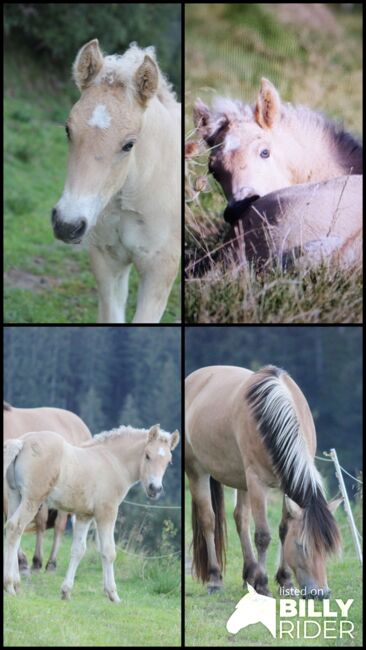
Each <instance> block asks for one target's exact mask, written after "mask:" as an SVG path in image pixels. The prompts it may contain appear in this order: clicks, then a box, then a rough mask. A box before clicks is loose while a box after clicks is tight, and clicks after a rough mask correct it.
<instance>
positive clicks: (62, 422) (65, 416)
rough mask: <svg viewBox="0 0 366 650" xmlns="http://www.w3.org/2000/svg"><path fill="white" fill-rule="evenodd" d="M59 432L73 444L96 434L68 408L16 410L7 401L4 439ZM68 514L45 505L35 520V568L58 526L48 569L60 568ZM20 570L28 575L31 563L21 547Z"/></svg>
mask: <svg viewBox="0 0 366 650" xmlns="http://www.w3.org/2000/svg"><path fill="white" fill-rule="evenodd" d="M44 430H49V431H57V432H58V433H59V434H60V435H61V436H63V437H64V438H65V440H67V441H68V442H69V443H71V444H72V445H76V446H78V445H81V443H83V442H85V441H87V440H90V439H91V437H92V435H91V433H90V431H89V429H88V427H87V426H86V424H85V423H84V422H83V421H82V419H81V418H79V417H78V416H77V415H76V414H75V413H72V412H71V411H67V410H66V409H58V408H53V407H41V408H31V409H22V408H15V407H14V406H11V405H10V404H8V403H7V402H4V440H8V439H9V438H19V437H21V436H22V435H24V434H25V433H28V432H29V431H44ZM4 512H5V514H7V512H8V503H7V490H6V484H4ZM66 522H67V514H66V513H64V512H57V511H56V510H51V511H50V510H49V509H48V507H47V506H46V504H43V505H42V507H41V508H40V510H39V511H38V512H37V514H36V516H35V517H34V522H33V524H32V526H31V529H33V528H34V530H35V532H36V536H37V537H36V548H35V552H34V556H33V562H32V568H33V569H40V568H41V566H42V561H43V539H44V532H45V530H46V528H51V527H54V538H53V544H52V549H51V553H50V557H49V560H48V562H47V564H46V570H49V571H50V570H53V569H55V568H56V558H57V553H58V549H59V547H60V543H61V539H62V534H63V532H64V530H65V526H66ZM18 557H19V568H20V569H21V571H22V572H24V573H27V572H28V562H27V558H26V556H25V554H24V553H23V552H22V550H21V549H20V548H19V553H18Z"/></svg>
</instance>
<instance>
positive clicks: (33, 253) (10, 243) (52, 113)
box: [4, 47, 181, 323]
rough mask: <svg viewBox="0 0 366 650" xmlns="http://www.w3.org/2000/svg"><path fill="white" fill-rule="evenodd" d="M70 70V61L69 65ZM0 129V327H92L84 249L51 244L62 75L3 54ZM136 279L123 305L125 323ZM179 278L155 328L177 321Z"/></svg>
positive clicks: (92, 293)
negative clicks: (0, 149)
mask: <svg viewBox="0 0 366 650" xmlns="http://www.w3.org/2000/svg"><path fill="white" fill-rule="evenodd" d="M70 65H71V60H70ZM5 67H6V77H5V103H4V112H5V129H4V140H5V146H4V152H5V154H4V161H5V165H4V179H5V202H4V271H5V297H4V299H5V302H4V318H5V322H6V323H70V322H71V323H95V322H96V319H97V290H96V282H95V278H94V276H93V274H92V271H91V267H90V262H89V256H88V253H87V251H86V250H81V251H79V250H76V249H75V248H74V247H72V246H67V245H65V244H63V243H61V242H58V241H56V240H55V238H54V236H53V234H52V228H51V224H50V215H51V210H52V207H53V206H54V205H55V203H56V202H57V200H58V199H59V197H60V196H61V193H62V190H63V185H64V180H65V171H66V161H67V142H66V138H65V133H64V128H63V124H64V122H65V120H66V118H67V115H68V113H69V111H70V108H71V106H72V104H73V103H74V101H75V100H76V98H77V91H76V90H75V89H74V87H73V84H72V82H71V80H69V73H67V76H66V75H65V77H64V79H65V81H63V80H62V79H56V74H57V72H56V70H55V69H54V68H52V67H50V66H49V65H47V64H46V63H45V62H44V61H41V60H38V59H37V60H35V59H33V58H32V56H31V55H30V53H29V52H28V51H22V49H20V50H18V49H17V48H15V47H14V49H12V48H11V47H8V48H7V52H6V66H5ZM137 287H138V275H137V272H136V271H135V270H134V269H133V271H132V273H131V278H130V293H129V299H128V304H127V320H128V321H131V320H132V317H133V313H134V310H135V305H136V297H137ZM180 300H181V299H180V278H179V277H178V278H177V280H176V282H175V285H174V288H173V291H172V293H171V296H170V300H169V303H168V307H167V309H166V311H165V314H164V317H163V319H162V322H163V323H174V322H177V320H179V319H180Z"/></svg>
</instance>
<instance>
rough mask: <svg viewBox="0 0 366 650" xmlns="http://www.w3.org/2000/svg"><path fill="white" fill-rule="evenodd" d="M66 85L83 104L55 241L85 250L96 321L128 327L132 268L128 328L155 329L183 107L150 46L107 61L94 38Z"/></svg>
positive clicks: (164, 280) (170, 237) (173, 214)
mask: <svg viewBox="0 0 366 650" xmlns="http://www.w3.org/2000/svg"><path fill="white" fill-rule="evenodd" d="M73 78H74V81H75V83H76V85H77V87H78V89H79V90H80V92H81V97H80V99H79V101H77V102H76V104H75V105H74V106H73V108H72V110H71V112H70V115H69V117H68V119H67V122H66V134H67V138H68V140H69V160H68V169H67V178H66V183H65V187H64V191H63V193H62V196H61V198H60V199H59V201H58V203H57V204H56V205H55V207H54V208H53V210H52V215H51V221H52V226H53V232H54V235H55V237H56V238H58V239H60V240H62V241H63V242H65V243H68V244H80V243H81V242H85V243H86V244H87V246H88V248H89V253H90V258H91V265H92V269H93V272H94V274H95V277H96V281H97V286H98V294H99V308H98V310H99V316H98V322H100V323H124V322H125V305H126V300H127V295H128V278H129V273H130V269H131V265H132V264H133V265H134V266H135V267H136V269H137V272H138V274H139V276H140V285H139V290H138V297H137V308H136V312H135V316H134V322H135V323H146V322H148V323H157V322H159V321H160V319H161V317H162V314H163V312H164V310H165V307H166V304H167V300H168V297H169V294H170V290H171V287H172V285H173V282H174V279H175V277H176V275H177V272H178V266H179V260H180V248H181V245H180V241H181V239H180V214H181V205H180V186H181V182H180V164H181V163H180V156H181V127H180V104H179V103H178V102H177V101H176V98H175V94H174V93H173V92H172V90H171V86H170V84H169V83H168V82H167V80H166V79H165V77H164V76H163V75H162V73H161V71H160V69H159V66H158V64H157V61H156V57H155V53H154V48H153V47H148V48H145V49H142V48H139V47H138V46H137V45H136V44H135V43H133V44H131V45H130V47H129V49H128V50H127V51H126V52H125V53H124V54H123V55H113V56H105V57H104V56H103V54H102V52H101V50H100V47H99V42H98V40H97V39H93V40H91V41H89V42H88V43H86V44H85V45H84V46H83V47H82V48H81V49H80V51H79V52H78V54H77V57H76V59H75V62H74V64H73Z"/></svg>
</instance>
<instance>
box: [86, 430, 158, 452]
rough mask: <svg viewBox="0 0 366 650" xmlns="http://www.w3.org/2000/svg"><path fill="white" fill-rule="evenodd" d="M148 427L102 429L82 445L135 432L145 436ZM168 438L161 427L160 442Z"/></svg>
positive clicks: (89, 445)
mask: <svg viewBox="0 0 366 650" xmlns="http://www.w3.org/2000/svg"><path fill="white" fill-rule="evenodd" d="M149 431H150V429H138V428H137V427H132V426H130V425H128V426H124V425H122V426H120V427H117V428H116V429H111V430H110V431H102V432H101V433H97V434H96V435H95V436H93V438H92V439H91V440H88V441H87V442H86V443H85V444H83V447H91V446H92V445H97V444H99V443H103V442H109V441H110V440H115V439H116V438H121V437H127V436H131V437H133V436H136V435H137V434H144V435H145V436H146V435H147V434H148V433H149ZM169 438H170V433H168V432H167V431H164V430H163V429H160V430H159V436H158V440H161V441H162V442H168V441H169Z"/></svg>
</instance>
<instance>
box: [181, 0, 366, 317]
mask: <svg viewBox="0 0 366 650" xmlns="http://www.w3.org/2000/svg"><path fill="white" fill-rule="evenodd" d="M311 6H312V7H314V5H311ZM288 7H289V5H286V4H285V5H253V4H252V5H224V4H218V5H212V4H211V5H209V6H208V5H204V4H198V5H188V6H187V7H186V142H188V143H194V144H190V145H188V147H187V149H186V174H185V181H186V210H185V220H186V236H185V242H186V249H185V253H186V282H185V306H186V310H185V311H186V322H189V323H198V322H200V323H235V322H236V323H339V322H343V323H358V322H361V319H362V271H361V269H359V268H353V269H350V270H349V271H344V270H341V269H339V268H335V267H334V265H333V266H331V267H330V266H328V265H326V264H324V265H322V266H321V267H318V268H317V269H314V268H311V266H310V264H309V263H306V262H304V261H303V260H302V261H301V260H297V261H295V263H294V265H293V267H292V269H291V270H290V271H283V270H281V269H280V268H278V266H277V267H276V264H274V265H273V267H272V268H270V269H269V268H268V269H267V270H263V271H261V272H260V273H256V272H255V271H254V269H252V268H250V267H248V266H247V265H246V264H245V263H242V264H240V263H239V264H238V263H237V261H235V260H233V259H232V257H231V256H230V253H228V252H226V251H224V252H223V240H224V235H225V232H226V230H227V226H226V225H225V223H224V221H223V218H222V214H223V211H224V208H225V199H224V197H223V194H222V191H221V189H220V187H219V186H218V185H217V184H216V183H215V182H214V181H213V179H211V178H210V177H207V151H206V150H205V147H204V146H203V144H202V143H199V142H198V140H197V138H196V136H195V131H194V127H193V124H192V106H193V102H194V100H195V99H196V98H197V97H201V98H202V99H203V100H204V101H206V102H207V103H210V101H211V99H212V97H213V96H215V95H217V94H220V95H228V96H231V97H234V98H236V97H237V98H241V99H244V100H246V101H248V102H250V103H252V102H253V101H254V99H255V97H256V93H257V91H258V87H259V80H260V77H261V76H266V77H268V78H269V79H271V81H273V82H274V83H275V85H276V86H277V87H278V88H279V91H280V93H281V95H282V96H283V98H284V99H285V100H289V101H292V102H293V103H298V104H301V103H303V104H306V105H308V106H310V107H312V108H314V109H316V110H322V111H325V112H327V113H328V114H329V115H330V116H331V117H333V118H334V119H337V120H343V121H344V123H345V125H346V126H347V128H349V129H350V130H351V131H353V132H354V133H356V134H358V135H359V134H360V131H361V105H362V104H361V101H362V83H361V73H362V69H361V47H360V46H361V29H362V26H361V20H360V15H359V14H357V13H356V14H354V13H350V14H348V13H340V14H338V13H337V14H332V13H330V10H329V9H328V8H327V7H326V6H325V5H319V7H321V9H319V12H320V13H319V15H317V16H315V15H314V14H311V15H310V13H309V11H308V9H307V6H306V5H301V7H302V11H299V12H292V11H291V10H289V9H288Z"/></svg>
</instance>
